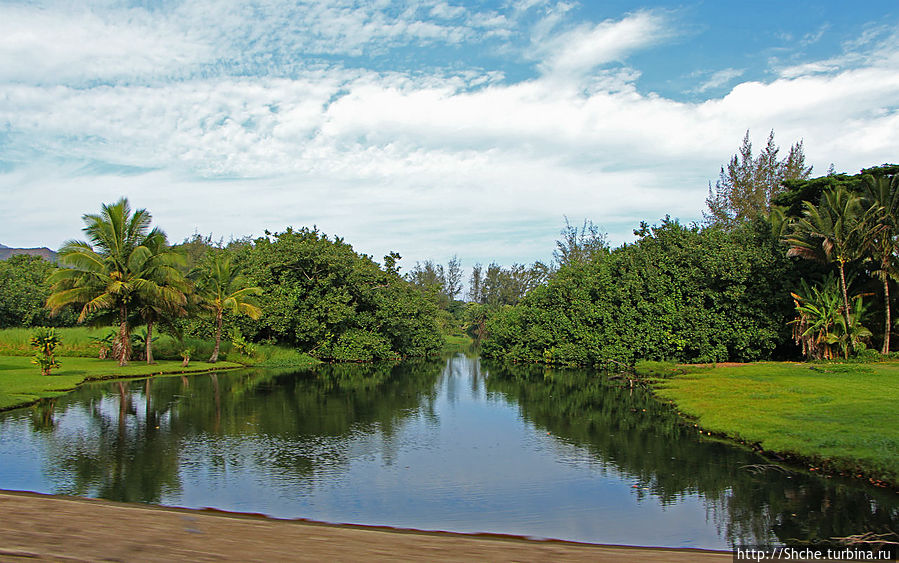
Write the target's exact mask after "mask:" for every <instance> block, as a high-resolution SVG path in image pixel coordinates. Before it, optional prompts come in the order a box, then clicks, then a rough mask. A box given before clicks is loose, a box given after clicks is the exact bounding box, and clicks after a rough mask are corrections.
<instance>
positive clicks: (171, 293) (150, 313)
mask: <svg viewBox="0 0 899 563" xmlns="http://www.w3.org/2000/svg"><path fill="white" fill-rule="evenodd" d="M164 242H165V241H164V239H154V240H151V241H148V243H150V244H161V243H162V244H164ZM151 252H153V253H154V255H155V256H157V258H158V259H157V260H154V261H153V262H152V263H150V264H149V267H148V268H147V269H146V271H145V272H144V277H146V278H147V279H148V280H150V281H151V282H152V283H151V284H148V286H147V288H146V291H145V292H144V293H143V294H142V295H141V299H140V302H139V303H138V304H137V306H136V307H135V309H136V310H137V312H138V313H139V314H140V316H141V318H142V319H143V321H144V322H145V323H146V324H147V334H146V337H145V338H143V339H142V343H143V345H144V358H145V359H146V362H147V363H148V364H153V363H155V362H154V361H153V342H154V341H155V340H156V339H155V338H153V325H154V324H155V323H157V322H159V321H163V322H166V321H168V322H171V320H172V319H174V318H175V317H181V316H183V315H185V314H187V308H186V307H187V294H189V293H190V291H191V286H190V283H189V282H188V281H187V279H186V278H185V277H184V276H183V275H182V273H181V270H180V269H179V268H178V267H179V266H183V265H184V263H185V261H184V256H183V255H182V254H180V253H175V252H172V251H171V250H170V249H169V248H166V247H165V246H163V247H159V248H151Z"/></svg>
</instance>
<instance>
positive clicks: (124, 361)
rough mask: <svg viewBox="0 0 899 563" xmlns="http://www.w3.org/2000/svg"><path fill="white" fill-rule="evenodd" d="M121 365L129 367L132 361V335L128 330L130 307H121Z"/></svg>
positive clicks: (123, 305)
mask: <svg viewBox="0 0 899 563" xmlns="http://www.w3.org/2000/svg"><path fill="white" fill-rule="evenodd" d="M118 340H119V365H120V366H127V365H128V360H129V359H131V334H130V331H129V330H128V306H127V305H125V304H124V303H123V304H122V305H119V336H118Z"/></svg>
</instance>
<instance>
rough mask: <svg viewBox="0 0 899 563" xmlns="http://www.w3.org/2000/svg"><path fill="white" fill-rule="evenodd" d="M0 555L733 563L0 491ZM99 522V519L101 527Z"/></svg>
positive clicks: (662, 552) (671, 552)
mask: <svg viewBox="0 0 899 563" xmlns="http://www.w3.org/2000/svg"><path fill="white" fill-rule="evenodd" d="M0 511H2V513H3V514H10V515H12V514H14V515H15V518H4V519H0V558H2V559H4V560H6V559H18V558H23V559H24V558H28V559H37V560H54V561H57V560H70V559H74V560H79V561H81V560H90V561H94V560H101V559H102V560H116V561H135V560H140V561H280V560H287V559H289V560H291V561H325V560H327V561H397V560H399V561H412V560H418V561H423V560H428V561H636V562H647V563H650V562H652V563H659V562H663V561H673V562H680V561H683V562H686V561H700V562H702V561H708V562H712V561H721V562H723V561H730V560H732V556H731V553H730V552H717V551H703V550H694V549H663V548H638V547H626V546H603V545H592V544H581V543H573V542H562V541H536V540H529V539H524V538H517V537H512V536H489V535H480V536H479V535H466V534H449V533H442V532H419V531H410V530H396V529H391V528H378V527H366V526H347V525H335V524H324V523H317V522H306V521H296V520H275V519H270V518H265V517H261V516H256V515H249V514H230V513H218V512H208V511H198V510H187V509H176V508H160V507H153V506H146V505H134V504H122V503H114V502H109V501H101V500H88V499H81V498H74V497H56V496H48V495H38V494H34V493H20V492H9V491H0ZM98 523H102V524H100V525H98Z"/></svg>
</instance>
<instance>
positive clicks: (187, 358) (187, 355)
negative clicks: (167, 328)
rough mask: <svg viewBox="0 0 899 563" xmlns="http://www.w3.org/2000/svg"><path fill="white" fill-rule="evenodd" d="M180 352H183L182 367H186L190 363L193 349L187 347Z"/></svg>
mask: <svg viewBox="0 0 899 563" xmlns="http://www.w3.org/2000/svg"><path fill="white" fill-rule="evenodd" d="M178 353H179V354H181V367H183V368H186V367H187V365H188V364H190V355H191V353H193V350H191V349H190V348H185V349H183V350H181V351H180V352H178Z"/></svg>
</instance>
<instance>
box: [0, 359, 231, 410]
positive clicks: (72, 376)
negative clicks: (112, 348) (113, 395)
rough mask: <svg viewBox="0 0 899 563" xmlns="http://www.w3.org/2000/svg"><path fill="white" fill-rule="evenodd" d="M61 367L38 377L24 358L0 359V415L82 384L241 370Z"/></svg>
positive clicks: (79, 362) (169, 364)
mask: <svg viewBox="0 0 899 563" xmlns="http://www.w3.org/2000/svg"><path fill="white" fill-rule="evenodd" d="M59 362H60V364H61V367H60V368H59V369H55V370H53V375H41V374H40V370H39V368H38V367H37V366H36V365H34V364H32V363H31V358H30V357H27V356H0V411H2V410H9V409H14V408H19V407H24V406H27V405H30V404H32V403H35V402H37V401H38V400H40V399H44V398H52V397H58V396H60V395H63V394H65V393H68V392H69V391H71V390H73V389H75V388H76V387H78V386H79V385H81V384H82V383H84V382H86V381H99V380H103V379H120V378H134V377H147V376H151V375H170V374H180V373H197V372H206V371H212V370H222V369H234V368H239V367H243V366H242V365H241V364H236V363H233V362H216V363H214V364H210V363H208V362H198V361H191V362H190V365H189V366H187V367H183V366H182V365H181V361H180V360H177V361H175V360H160V361H158V362H157V363H155V364H149V365H148V364H146V363H143V362H139V361H134V362H131V363H130V364H129V365H127V366H125V367H119V365H118V364H117V363H116V362H114V361H112V360H99V359H97V358H73V357H67V358H59Z"/></svg>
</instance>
